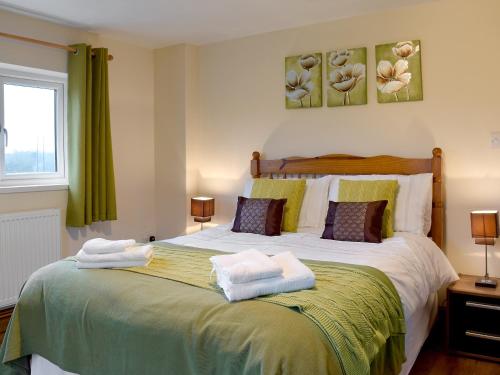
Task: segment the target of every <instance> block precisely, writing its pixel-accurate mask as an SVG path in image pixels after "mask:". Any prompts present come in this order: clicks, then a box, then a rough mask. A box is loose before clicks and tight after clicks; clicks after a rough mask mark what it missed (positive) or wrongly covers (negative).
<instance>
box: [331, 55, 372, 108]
mask: <svg viewBox="0 0 500 375" xmlns="http://www.w3.org/2000/svg"><path fill="white" fill-rule="evenodd" d="M326 64H327V65H326V79H327V91H326V94H327V96H326V97H327V99H326V102H327V105H328V107H338V106H349V105H359V104H366V103H367V90H366V48H353V49H340V50H335V51H331V52H327V54H326Z"/></svg>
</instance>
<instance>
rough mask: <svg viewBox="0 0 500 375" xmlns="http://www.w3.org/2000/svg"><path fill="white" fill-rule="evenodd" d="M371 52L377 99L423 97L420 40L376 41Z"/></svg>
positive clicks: (413, 99)
mask: <svg viewBox="0 0 500 375" xmlns="http://www.w3.org/2000/svg"><path fill="white" fill-rule="evenodd" d="M375 55H376V59H377V98H378V102H379V103H394V102H408V101H415V100H422V99H423V90H422V68H421V56H420V41H418V40H411V41H410V40H409V41H404V42H397V43H389V44H382V45H378V46H376V47H375Z"/></svg>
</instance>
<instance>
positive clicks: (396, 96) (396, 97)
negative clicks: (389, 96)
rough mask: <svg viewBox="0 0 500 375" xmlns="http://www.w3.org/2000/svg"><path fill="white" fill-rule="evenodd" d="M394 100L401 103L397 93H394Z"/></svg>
mask: <svg viewBox="0 0 500 375" xmlns="http://www.w3.org/2000/svg"><path fill="white" fill-rule="evenodd" d="M394 98H395V99H396V101H397V102H399V98H398V94H397V93H396V92H395V93H394Z"/></svg>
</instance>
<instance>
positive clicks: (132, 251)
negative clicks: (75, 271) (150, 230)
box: [76, 245, 153, 268]
mask: <svg viewBox="0 0 500 375" xmlns="http://www.w3.org/2000/svg"><path fill="white" fill-rule="evenodd" d="M152 257H153V247H152V246H151V245H143V246H133V247H127V248H126V249H125V251H122V252H120V253H112V254H87V253H86V252H85V251H84V250H83V249H82V250H80V251H79V252H78V254H76V260H77V264H76V266H77V267H78V268H115V267H121V268H123V267H135V266H144V265H146V264H147V263H149V261H150V260H151V258H152Z"/></svg>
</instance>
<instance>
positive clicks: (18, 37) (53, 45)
mask: <svg viewBox="0 0 500 375" xmlns="http://www.w3.org/2000/svg"><path fill="white" fill-rule="evenodd" d="M0 37H4V38H9V39H15V40H20V41H22V42H27V43H33V44H39V45H41V46H45V47H50V48H59V49H63V50H66V51H68V52H76V48H73V47H70V46H65V45H64V44H57V43H52V42H45V41H43V40H38V39H33V38H28V37H25V36H21V35H15V34H8V33H3V32H1V31H0ZM93 55H94V53H92V56H93ZM108 60H109V61H111V60H113V55H108Z"/></svg>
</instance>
